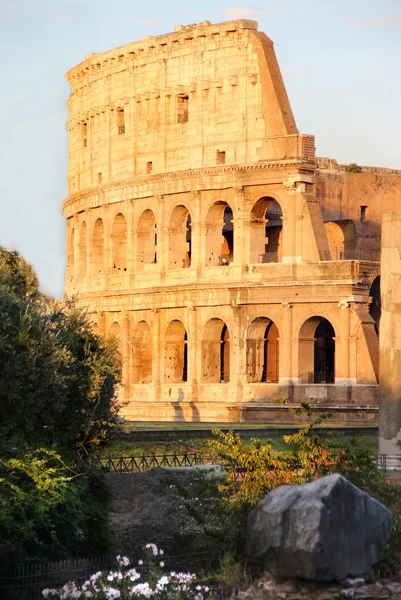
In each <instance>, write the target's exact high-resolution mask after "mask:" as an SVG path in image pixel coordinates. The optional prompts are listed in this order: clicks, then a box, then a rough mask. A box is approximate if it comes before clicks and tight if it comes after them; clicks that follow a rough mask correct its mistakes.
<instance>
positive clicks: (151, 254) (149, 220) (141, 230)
mask: <svg viewBox="0 0 401 600" xmlns="http://www.w3.org/2000/svg"><path fill="white" fill-rule="evenodd" d="M154 263H157V225H156V217H155V215H154V213H153V212H152V211H151V210H149V209H147V210H145V211H143V213H142V214H141V216H140V218H139V221H138V234H137V270H138V271H142V270H143V268H144V266H145V265H150V264H154Z"/></svg>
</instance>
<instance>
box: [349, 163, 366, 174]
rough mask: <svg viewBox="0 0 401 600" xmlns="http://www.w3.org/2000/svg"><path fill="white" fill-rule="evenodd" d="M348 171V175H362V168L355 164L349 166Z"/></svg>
mask: <svg viewBox="0 0 401 600" xmlns="http://www.w3.org/2000/svg"><path fill="white" fill-rule="evenodd" d="M346 171H347V172H348V173H362V167H360V166H359V165H357V164H356V163H354V162H353V163H350V164H349V165H347V168H346Z"/></svg>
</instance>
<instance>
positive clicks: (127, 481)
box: [107, 469, 203, 555]
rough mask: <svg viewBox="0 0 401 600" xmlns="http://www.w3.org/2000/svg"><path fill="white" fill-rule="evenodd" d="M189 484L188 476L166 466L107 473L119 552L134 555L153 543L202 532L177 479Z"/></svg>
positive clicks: (167, 543)
mask: <svg viewBox="0 0 401 600" xmlns="http://www.w3.org/2000/svg"><path fill="white" fill-rule="evenodd" d="M177 478H180V479H181V480H182V481H185V482H186V483H187V484H188V485H189V483H190V476H189V475H177V474H174V475H172V474H171V473H170V472H167V471H165V470H163V469H152V470H151V471H145V472H143V473H127V474H122V475H108V476H107V482H108V485H109V488H110V490H111V494H112V513H111V523H112V529H113V531H114V532H115V536H116V540H117V548H118V551H119V552H120V553H122V552H125V553H127V554H128V555H129V554H131V553H132V552H133V551H134V550H135V549H137V548H138V546H143V545H145V544H148V543H150V542H152V543H155V544H157V545H158V546H161V547H162V548H163V547H165V546H166V545H169V544H170V545H171V540H172V539H173V538H174V536H176V535H177V534H193V535H199V534H201V533H202V532H203V531H202V527H201V526H199V524H198V523H197V522H196V520H195V519H194V518H193V517H192V516H191V515H190V514H189V513H188V511H187V509H186V508H185V501H184V499H183V497H182V496H181V495H180V493H179V491H178V489H177V486H176V485H175V484H174V482H175V481H176V480H177Z"/></svg>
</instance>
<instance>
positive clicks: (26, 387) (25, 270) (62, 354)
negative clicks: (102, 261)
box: [0, 249, 121, 460]
mask: <svg viewBox="0 0 401 600" xmlns="http://www.w3.org/2000/svg"><path fill="white" fill-rule="evenodd" d="M18 265H20V266H21V269H20V270H19V269H18ZM120 377H121V364H120V358H119V355H118V353H117V352H116V348H115V346H113V344H112V343H111V342H107V341H103V340H102V339H101V338H100V337H99V336H97V335H96V334H95V333H94V332H93V330H92V327H91V324H90V320H89V318H88V316H87V314H86V313H85V312H84V311H82V310H81V309H79V308H78V307H77V306H76V304H75V303H74V302H69V301H65V302H62V303H58V302H56V301H54V300H53V299H51V298H48V297H45V296H43V295H41V294H40V293H39V291H38V288H37V279H36V278H35V276H34V274H32V270H31V269H30V268H29V266H27V264H26V263H25V261H23V259H21V258H20V257H19V255H17V253H9V252H7V251H4V250H3V249H2V250H0V402H1V406H2V411H1V415H0V449H1V450H2V455H3V456H4V455H5V453H6V454H7V452H8V451H9V450H10V448H20V449H22V448H38V447H48V448H50V447H51V448H54V449H56V450H58V451H59V452H61V454H62V455H63V457H65V458H68V459H69V460H76V459H77V458H80V459H83V458H85V457H86V456H87V455H88V454H90V453H91V452H92V451H93V450H95V449H96V448H97V447H98V446H99V445H100V444H102V443H104V442H105V440H106V439H107V434H108V432H109V430H110V428H111V427H112V426H113V420H115V417H116V415H117V413H118V410H119V408H120V403H119V401H118V399H117V395H116V389H117V386H118V384H119V382H120ZM1 446H3V447H2V448H1Z"/></svg>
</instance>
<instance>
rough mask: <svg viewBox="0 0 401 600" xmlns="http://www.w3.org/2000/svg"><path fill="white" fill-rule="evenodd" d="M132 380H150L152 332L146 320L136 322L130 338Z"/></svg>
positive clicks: (146, 381)
mask: <svg viewBox="0 0 401 600" xmlns="http://www.w3.org/2000/svg"><path fill="white" fill-rule="evenodd" d="M132 352H133V365H132V382H133V383H150V382H151V381H152V333H151V331H150V327H149V325H148V324H147V323H146V321H141V322H140V323H138V325H137V326H136V329H135V333H134V336H133V340H132Z"/></svg>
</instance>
